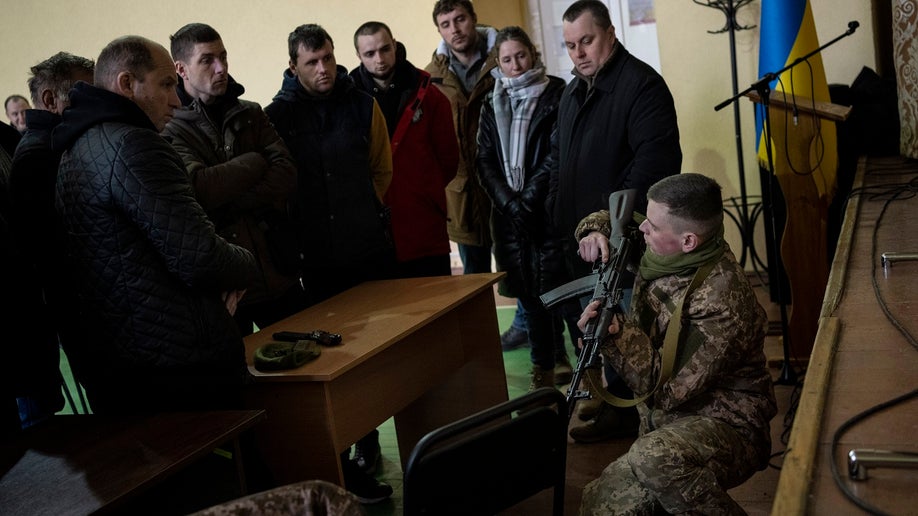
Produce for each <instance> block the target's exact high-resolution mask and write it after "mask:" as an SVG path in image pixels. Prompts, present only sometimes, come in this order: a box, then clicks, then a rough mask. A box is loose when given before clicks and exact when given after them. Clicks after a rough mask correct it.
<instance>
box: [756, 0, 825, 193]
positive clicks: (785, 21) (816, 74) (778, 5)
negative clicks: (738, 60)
mask: <svg viewBox="0 0 918 516" xmlns="http://www.w3.org/2000/svg"><path fill="white" fill-rule="evenodd" d="M760 27H761V28H760V34H759V38H760V39H759V77H764V76H765V75H766V74H768V73H775V72H777V71H778V70H781V69H782V68H784V67H785V66H788V65H789V64H791V63H793V62H794V61H796V60H797V59H798V58H801V57H803V56H805V55H806V54H808V53H810V52H812V51H813V50H816V49H817V48H819V40H818V39H817V38H816V24H815V23H814V22H813V11H812V10H811V9H810V2H809V0H768V1H763V2H762V18H761V23H760ZM807 61H808V62H809V66H807V63H806V62H802V63H799V64H797V65H796V66H794V67H793V68H791V69H790V70H787V71H785V72H784V73H782V74H781V76H780V77H779V78H778V79H776V80H775V81H774V82H772V84H771V89H772V91H784V92H785V93H786V94H787V96H788V99H790V95H791V93H793V94H794V95H795V96H796V97H797V99H798V103H799V102H812V100H811V99H815V100H816V101H823V102H829V101H830V98H829V86H828V84H827V83H826V72H825V69H824V68H823V66H822V56H821V55H820V54H816V55H814V56H812V57H810V58H809V59H808V60H807ZM764 123H765V114H764V110H763V109H762V106H761V105H758V107H757V109H756V142H757V144H756V149H757V150H758V156H759V162H760V163H761V164H762V166H763V167H765V168H767V166H768V157H767V154H766V147H765V144H764V143H765V142H764V136H763V134H762V129H763V125H764ZM775 123H783V120H782V121H778V120H772V124H775ZM820 127H821V129H820V134H819V136H817V140H819V139H821V141H817V142H815V143H814V145H817V146H819V149H818V152H815V153H814V154H816V155H815V159H818V160H819V161H818V162H819V169H820V170H816V171H814V175H818V176H819V177H814V181H815V183H816V185H817V188H818V189H819V193H820V195H826V196H828V198H829V199H831V197H832V195H833V194H834V193H835V186H836V181H835V172H836V170H837V168H838V148H837V144H836V136H835V123H834V122H832V121H830V120H821V124H820ZM772 150H774V144H772ZM819 158H821V159H819Z"/></svg>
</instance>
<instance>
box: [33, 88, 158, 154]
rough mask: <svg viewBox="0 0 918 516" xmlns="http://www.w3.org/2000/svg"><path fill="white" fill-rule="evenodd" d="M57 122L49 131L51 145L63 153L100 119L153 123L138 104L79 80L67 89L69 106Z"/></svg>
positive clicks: (147, 125)
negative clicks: (52, 130)
mask: <svg viewBox="0 0 918 516" xmlns="http://www.w3.org/2000/svg"><path fill="white" fill-rule="evenodd" d="M61 118H62V120H61V123H60V125H58V126H57V127H55V128H54V132H52V133H51V147H52V148H53V149H54V150H55V151H57V152H63V151H65V150H67V149H69V148H70V146H71V145H73V142H74V141H76V139H77V138H79V137H80V136H81V135H82V134H83V133H85V132H86V131H87V130H89V128H90V127H92V126H94V125H98V124H101V123H103V122H122V123H125V124H129V125H135V126H137V127H141V128H144V129H149V130H151V131H154V132H157V131H156V126H154V125H153V122H151V121H150V118H149V117H148V116H147V114H146V113H144V111H143V110H142V109H140V106H138V105H137V104H135V103H134V102H133V101H131V100H130V99H128V98H126V97H122V96H121V95H118V94H117V93H112V92H110V91H108V90H105V89H102V88H97V87H95V86H91V85H89V84H87V83H85V82H78V83H77V84H76V85H75V86H74V87H73V89H72V90H70V107H68V108H67V109H65V110H64V113H63V115H62V117H61Z"/></svg>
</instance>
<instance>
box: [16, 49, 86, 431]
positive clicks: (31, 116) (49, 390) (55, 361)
mask: <svg viewBox="0 0 918 516" xmlns="http://www.w3.org/2000/svg"><path fill="white" fill-rule="evenodd" d="M93 68H94V64H93V62H92V60H90V59H86V58H85V57H79V56H75V55H73V54H69V53H67V52H58V53H57V54H55V55H53V56H51V57H49V58H48V59H46V60H44V61H42V62H40V63H38V64H37V65H35V66H33V67H32V68H31V70H30V71H31V73H32V77H31V78H29V93H30V94H31V96H32V104H33V105H34V106H35V108H34V109H29V110H27V111H26V113H25V121H26V132H25V134H24V135H23V137H22V141H21V142H20V143H19V146H18V147H17V148H16V154H15V155H14V156H13V165H12V171H11V173H10V200H11V207H12V213H11V216H10V227H11V230H12V231H13V233H14V236H15V237H16V245H17V247H18V249H19V250H20V251H21V254H22V256H23V258H24V259H25V261H26V263H24V264H23V267H24V270H20V271H19V274H20V276H21V277H23V278H24V279H26V281H28V282H29V283H31V286H32V288H34V289H36V290H37V291H38V292H39V294H38V298H39V299H41V300H42V302H41V303H40V304H39V305H38V306H35V307H34V308H33V310H34V312H33V313H32V314H31V317H39V318H41V321H40V322H38V323H37V324H29V323H27V322H26V321H27V320H28V319H26V320H22V321H20V322H19V323H18V324H21V325H24V326H28V327H31V330H30V331H33V332H34V333H33V338H32V339H31V340H32V342H31V344H30V345H29V346H23V347H22V352H23V353H24V354H30V355H31V359H26V358H14V360H15V361H16V362H18V363H20V364H23V366H25V367H26V369H27V371H23V374H22V377H23V378H25V379H28V383H29V386H28V389H27V392H26V393H24V394H26V396H23V397H22V398H20V400H19V405H20V412H21V414H22V418H23V424H24V425H26V426H28V425H29V424H30V423H33V422H36V421H39V420H41V419H43V418H44V417H47V416H51V415H53V414H54V413H55V412H56V411H58V410H60V409H61V408H62V407H63V403H64V400H63V397H62V395H61V374H60V369H59V363H60V347H59V345H58V339H60V342H61V343H63V344H64V346H65V349H69V347H70V345H71V344H72V342H71V341H70V338H71V337H72V334H73V329H74V328H75V326H76V324H77V323H76V321H75V320H74V319H73V314H74V310H73V304H74V303H73V299H72V288H71V287H70V286H69V285H68V284H67V281H66V277H67V276H66V273H67V268H68V267H67V264H66V260H64V257H63V255H62V253H61V247H62V240H63V236H62V232H61V227H60V220H59V217H58V216H57V212H56V211H55V209H54V185H55V183H56V182H57V168H58V165H59V164H60V161H61V155H60V152H56V151H54V150H53V149H52V148H51V131H52V130H53V129H54V128H55V127H56V126H57V125H58V124H59V123H60V122H61V113H63V111H64V109H66V108H67V107H68V106H69V105H70V96H69V92H70V89H71V88H72V87H73V85H74V84H76V82H77V81H84V82H88V83H92V76H93ZM22 302H23V303H25V302H26V300H25V299H23V300H22Z"/></svg>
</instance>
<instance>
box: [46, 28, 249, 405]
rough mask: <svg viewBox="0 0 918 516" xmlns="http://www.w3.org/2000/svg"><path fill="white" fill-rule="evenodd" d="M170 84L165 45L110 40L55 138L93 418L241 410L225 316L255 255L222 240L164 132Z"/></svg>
mask: <svg viewBox="0 0 918 516" xmlns="http://www.w3.org/2000/svg"><path fill="white" fill-rule="evenodd" d="M175 85H176V75H175V68H174V65H173V61H172V59H171V58H170V56H169V53H168V52H167V51H166V49H165V48H163V47H162V46H161V45H159V44H156V43H154V42H152V41H150V40H147V39H145V38H141V37H138V36H125V37H122V38H118V39H116V40H114V41H112V42H111V43H109V44H108V45H107V46H106V47H105V48H104V49H103V50H102V53H101V54H100V55H99V58H98V59H97V60H96V69H95V74H94V85H92V86H90V85H89V84H86V83H78V84H77V85H76V87H75V88H74V89H73V90H72V92H71V106H70V108H68V109H67V110H65V111H64V114H63V121H62V122H61V124H60V125H59V126H58V127H56V128H55V130H54V132H53V137H52V139H53V142H52V145H53V146H54V148H55V149H59V150H61V151H63V157H62V159H61V166H60V169H59V173H58V179H57V185H56V192H55V205H56V207H57V210H58V212H59V213H60V214H61V218H62V223H63V226H64V230H65V233H66V244H65V249H64V250H62V252H66V253H67V256H68V259H69V262H70V271H71V274H72V281H73V285H74V289H75V294H76V295H77V296H78V304H77V305H76V306H74V307H72V309H73V310H76V311H78V312H79V320H80V323H81V327H80V328H79V331H80V335H81V337H82V338H81V339H78V342H77V343H75V345H74V349H72V350H71V352H70V353H69V356H70V358H71V361H72V363H73V366H74V369H75V371H76V373H77V376H78V379H79V380H80V381H81V382H82V383H83V385H84V387H85V388H86V393H87V395H88V397H89V401H90V404H91V405H92V409H93V411H94V412H96V413H124V412H132V411H143V412H154V411H166V410H206V409H221V408H233V407H239V406H241V403H240V394H241V390H242V386H243V385H244V383H245V382H246V380H247V375H248V373H247V369H246V365H245V355H244V347H243V344H242V338H241V336H240V334H239V330H238V328H237V326H236V325H235V324H234V323H233V320H232V313H233V312H234V310H235V307H236V303H237V302H238V301H239V299H240V298H241V296H242V294H243V292H244V290H245V288H246V287H247V286H248V285H249V284H250V282H251V280H252V278H253V275H254V273H255V270H256V265H255V260H254V258H253V257H252V254H251V253H249V252H248V251H246V250H245V249H243V248H241V247H238V246H236V245H232V244H229V243H228V242H226V241H225V240H223V239H222V238H220V237H219V236H217V234H216V233H215V232H214V226H213V224H211V223H210V222H209V221H208V219H207V215H206V214H205V213H204V210H203V209H202V208H201V206H200V205H199V204H198V203H197V201H196V200H195V197H194V192H193V191H192V188H191V184H190V181H189V177H188V173H187V172H186V171H185V166H184V163H183V162H182V159H181V158H180V157H179V155H178V154H176V152H175V150H173V148H172V146H170V145H169V144H168V143H167V142H166V141H165V140H164V139H163V138H162V137H160V135H159V133H160V131H162V129H163V127H164V126H165V125H166V123H167V122H168V121H169V120H170V119H171V118H172V114H173V110H174V109H175V108H177V107H179V100H178V97H177V96H176V93H175Z"/></svg>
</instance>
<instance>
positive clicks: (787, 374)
mask: <svg viewBox="0 0 918 516" xmlns="http://www.w3.org/2000/svg"><path fill="white" fill-rule="evenodd" d="M858 26H859V24H858V22H856V21H851V22H848V30H847V31H845V32H844V33H843V34H841V35H840V36H838V37H836V38H835V39H833V40H832V41H829V42H828V43H826V44H825V45H822V46H821V47H819V48H817V49H815V50H813V51H812V52H810V53H808V54H806V55H804V56H802V57H798V58H797V59H795V60H794V61H793V62H791V63H790V64H789V65H787V66H785V67H784V68H782V69H780V70H778V71H776V72H768V73H766V74H765V75H763V76H762V77H761V78H759V80H757V81H756V82H754V83H753V84H752V85H751V86H749V87H748V88H746V89H745V90H743V91H741V92H739V93H737V94H735V95H733V96H732V97H730V98H729V99H727V100H725V101H723V102H721V103H720V104H718V105H716V106H714V111H720V110H721V109H723V108H725V107H726V106H727V105H729V104H730V103H731V102H734V101H736V100H737V99H739V98H740V97H742V96H744V95H746V94H747V93H750V92H752V91H755V92H756V93H757V94H758V95H759V98H760V99H761V102H762V107H763V109H764V110H765V124H764V127H763V129H762V130H763V133H764V137H763V140H764V142H765V154H766V156H767V157H768V172H769V180H768V182H767V184H768V194H767V196H764V198H767V199H768V200H769V203H770V204H771V205H772V206H774V202H773V201H774V187H773V186H772V180H773V179H774V176H775V164H774V158H773V157H772V149H771V116H770V114H769V109H768V107H769V105H770V99H771V83H772V82H774V81H775V80H776V79H777V78H778V77H780V76H781V74H782V73H784V72H786V71H787V70H790V69H791V68H793V67H794V66H797V65H798V64H800V63H803V62H805V61H806V60H807V59H809V58H810V57H812V56H814V55H816V54H818V53H819V52H822V51H823V50H824V49H825V48H827V47H829V46H832V45H833V44H835V43H836V42H838V41H839V40H840V39H842V38H845V37H847V36H850V35H852V34H854V31H855V30H857V28H858ZM771 232H772V239H771V240H772V241H771V245H772V252H773V253H774V256H775V268H776V271H778V272H780V271H782V263H781V254H780V249H779V248H778V247H779V245H780V244H779V243H778V239H777V224H775V221H774V211H772V224H771ZM774 276H775V277H776V278H777V280H776V281H775V289H776V291H777V297H778V306H779V307H780V310H781V335H782V348H783V349H782V351H783V354H784V359H783V362H784V363H783V364H782V366H781V374H780V376H779V378H778V380H776V381H775V383H776V384H779V385H793V384H795V383H796V382H797V373H796V372H795V371H794V370H793V368H792V367H791V366H790V335H789V332H788V326H787V303H786V302H785V300H784V296H783V294H782V292H781V290H782V288H781V283H782V280H781V278H783V275H782V274H775V275H774Z"/></svg>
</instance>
